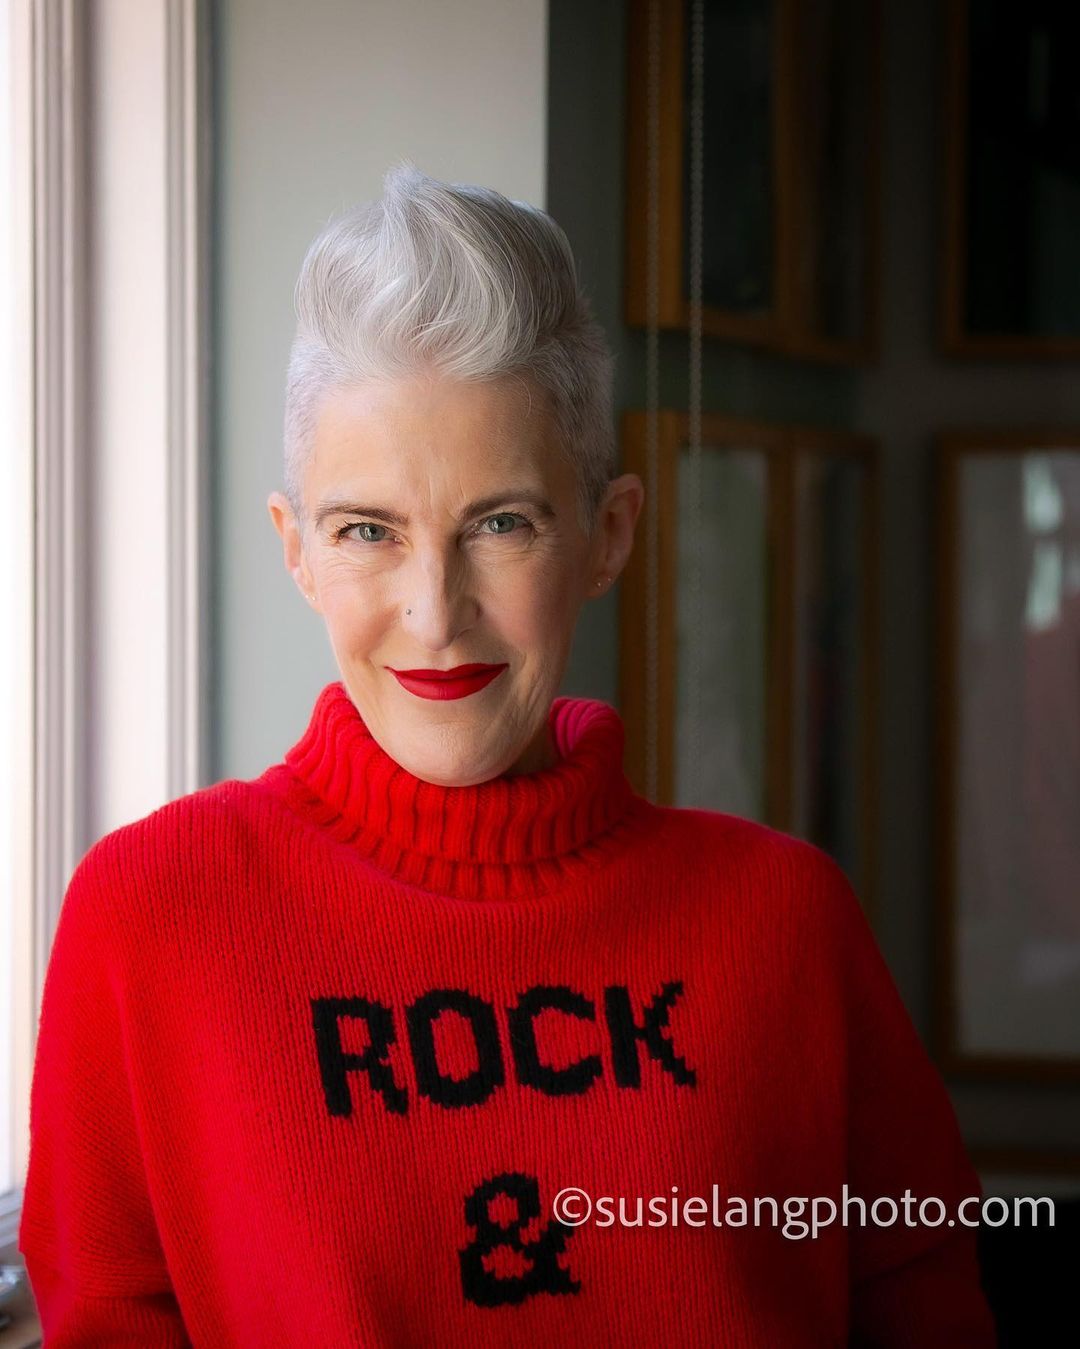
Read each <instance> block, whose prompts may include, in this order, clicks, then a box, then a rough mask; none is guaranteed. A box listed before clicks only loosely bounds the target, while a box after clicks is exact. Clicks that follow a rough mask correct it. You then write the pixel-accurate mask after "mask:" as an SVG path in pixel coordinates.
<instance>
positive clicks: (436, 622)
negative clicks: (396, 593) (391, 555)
mask: <svg viewBox="0 0 1080 1349" xmlns="http://www.w3.org/2000/svg"><path fill="white" fill-rule="evenodd" d="M473 591H474V586H473V582H472V577H471V574H470V570H469V568H468V566H467V565H466V563H465V562H464V561H463V560H462V559H460V558H445V557H442V556H437V557H426V558H424V559H422V560H421V562H420V563H419V565H417V566H415V567H409V568H406V569H405V570H404V572H403V573H402V589H401V594H400V597H399V603H400V606H401V615H402V617H401V621H402V624H403V625H404V626H405V628H406V629H407V630H408V631H409V632H410V633H411V634H412V635H413V636H414V637H415V638H416V639H417V640H418V641H419V642H420V643H421V644H422V645H424V646H425V647H427V648H428V649H429V650H432V651H438V650H441V649H442V648H444V647H447V646H450V645H451V644H452V643H453V642H454V641H455V639H456V638H457V637H458V635H459V634H460V633H461V632H463V631H464V630H465V629H466V628H468V627H470V626H471V625H472V623H473V622H474V621H475V618H476V613H477V603H476V599H475V596H474V593H473Z"/></svg>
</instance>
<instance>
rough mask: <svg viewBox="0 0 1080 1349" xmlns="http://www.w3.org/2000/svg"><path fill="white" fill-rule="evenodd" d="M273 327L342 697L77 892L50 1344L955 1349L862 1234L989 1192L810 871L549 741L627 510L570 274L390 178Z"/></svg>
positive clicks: (554, 242)
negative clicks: (869, 1214) (287, 333)
mask: <svg viewBox="0 0 1080 1349" xmlns="http://www.w3.org/2000/svg"><path fill="white" fill-rule="evenodd" d="M297 302H298V312H299V326H298V331H297V336H296V341H295V344H294V347H293V351H292V356H291V364H290V370H289V380H288V393H287V410H286V484H285V485H286V491H285V492H284V493H282V494H279V493H276V492H275V493H274V494H273V495H272V496H271V497H270V500H269V502H268V506H269V511H270V514H271V517H272V520H273V523H274V525H275V527H276V528H277V530H278V532H279V533H280V535H281V539H282V545H283V551H284V557H285V563H286V566H287V567H288V569H289V571H290V573H291V574H292V576H293V578H294V579H295V581H296V583H297V585H298V586H299V588H300V590H301V591H302V592H303V594H304V595H305V597H306V598H307V601H308V603H309V604H311V605H312V606H313V607H314V608H315V609H316V610H317V611H318V612H319V613H321V614H322V616H323V618H324V619H325V622H326V626H327V630H328V633H329V637H330V643H331V646H332V648H333V652H334V657H335V660H336V662H337V665H338V668H339V670H340V674H341V679H340V681H337V682H334V683H332V684H330V685H328V686H327V687H326V688H324V689H323V691H322V693H321V694H320V695H319V698H318V700H317V702H316V704H315V707H314V710H313V713H312V715H311V719H310V723H309V725H308V726H307V728H306V730H305V732H304V734H303V736H302V737H301V739H300V740H299V741H298V743H296V744H295V745H294V746H293V747H292V748H291V749H290V750H288V752H287V753H286V754H285V755H284V760H283V762H281V763H279V764H276V765H274V766H272V767H270V768H268V769H267V770H266V771H265V772H264V773H263V774H262V775H261V776H260V777H258V778H256V779H253V780H251V781H235V780H233V781H226V782H220V783H217V784H216V785H214V786H211V787H208V788H206V789H204V790H202V791H199V792H196V793H194V794H192V795H190V796H187V797H184V798H182V799H180V800H177V801H174V802H172V803H171V804H169V805H167V806H165V807H163V808H162V809H160V810H158V811H156V812H154V813H153V814H152V815H150V816H148V817H147V818H145V819H143V820H140V821H138V822H136V823H133V824H130V825H127V826H125V827H123V828H121V829H118V830H116V831H115V832H114V833H111V834H109V835H107V836H106V837H105V838H103V839H102V840H100V841H99V842H98V843H97V844H95V846H94V847H93V848H91V849H90V851H89V853H88V854H87V855H86V857H85V858H84V859H83V860H82V862H81V863H80V865H79V867H78V869H77V870H76V873H75V875H74V877H73V879H72V881H71V884H70V887H69V890H68V893H67V895H66V896H65V901H64V906H63V912H62V915H61V919H60V924H59V928H58V931H57V934H56V939H55V945H54V948H53V952H52V956H51V961H50V966H49V973H48V978H47V982H46V987H45V994H44V1001H43V1009H42V1017H41V1022H40V1034H39V1043H38V1052H37V1062H36V1067H35V1077H34V1084H33V1095H32V1130H33V1132H32V1150H31V1158H30V1168H29V1176H28V1180H27V1186H26V1197H25V1207H24V1211H23V1218H22V1227H21V1232H20V1237H21V1247H22V1250H23V1252H24V1254H25V1256H26V1261H27V1266H28V1270H29V1274H30V1277H31V1281H32V1284H33V1288H34V1291H35V1293H36V1295H37V1299H38V1302H39V1306H40V1310H41V1313H42V1317H43V1320H44V1324H45V1328H46V1345H55V1346H57V1349H61V1346H68V1345H72V1346H74V1345H111V1344H121V1343H123V1344H131V1345H136V1344H137V1345H143V1346H157V1345H161V1346H164V1345H174V1344H184V1343H194V1344H195V1345H200V1346H203V1345H205V1346H219V1345H220V1346H234V1345H238V1346H239V1345H243V1346H247V1345H251V1346H269V1345H296V1344H304V1345H308V1344H310V1345H319V1346H333V1347H334V1349H337V1347H338V1346H341V1347H345V1346H361V1345H363V1346H414V1345H436V1344H437V1345H468V1346H472V1347H473V1349H475V1346H477V1345H486V1344H492V1345H495V1344H502V1345H510V1344H513V1345H532V1344H536V1345H540V1344H545V1345H547V1344H561V1343H568V1342H571V1341H573V1342H579V1343H584V1344H590V1345H592V1344H613V1345H637V1344H640V1345H655V1344H661V1343H662V1344H667V1345H688V1346H689V1345H694V1346H698V1345H702V1344H722V1345H724V1346H727V1349H736V1347H737V1346H751V1345H754V1346H769V1349H785V1347H786V1346H791V1349H796V1347H797V1346H824V1345H842V1344H845V1343H849V1342H850V1343H860V1344H873V1345H878V1346H881V1345H911V1346H920V1349H927V1347H928V1346H945V1345H948V1346H950V1347H952V1346H956V1345H959V1344H964V1345H967V1346H982V1345H990V1344H992V1343H993V1331H992V1328H991V1322H990V1317H989V1312H988V1310H987V1306H986V1303H985V1302H984V1300H983V1297H982V1294H981V1291H980V1288H979V1278H978V1270H977V1266H976V1260H975V1246H974V1231H973V1229H971V1228H967V1227H964V1226H962V1225H960V1224H958V1223H955V1222H954V1225H953V1226H952V1227H950V1226H948V1225H945V1223H944V1221H943V1220H942V1219H941V1218H938V1219H937V1225H934V1224H933V1220H934V1218H935V1217H936V1213H935V1211H934V1210H931V1211H930V1218H931V1222H930V1223H920V1222H919V1221H917V1219H916V1220H914V1221H911V1220H908V1221H905V1216H904V1215H905V1212H908V1213H909V1214H910V1210H901V1211H900V1215H899V1219H898V1221H897V1222H896V1223H895V1224H893V1225H886V1226H881V1225H876V1224H875V1221H874V1220H872V1219H870V1218H868V1219H867V1220H866V1221H865V1223H860V1222H859V1221H858V1209H857V1208H856V1207H855V1205H856V1204H857V1202H859V1201H860V1200H861V1201H862V1202H864V1203H865V1204H866V1205H867V1206H869V1205H870V1204H871V1203H872V1202H873V1201H874V1200H875V1199H878V1198H879V1197H892V1198H893V1199H895V1200H897V1201H900V1200H902V1199H903V1196H904V1192H905V1191H906V1190H907V1191H910V1192H911V1193H912V1194H913V1195H914V1197H915V1202H916V1203H917V1202H918V1201H920V1200H922V1199H924V1198H926V1197H928V1196H933V1197H936V1198H938V1199H939V1200H940V1201H941V1202H942V1204H943V1205H944V1206H945V1210H946V1212H947V1213H948V1214H949V1215H950V1216H951V1215H952V1214H954V1213H955V1212H956V1211H957V1205H958V1204H959V1202H960V1201H961V1200H962V1199H964V1198H967V1197H969V1196H978V1194H979V1186H978V1179H977V1176H976V1174H975V1173H974V1171H973V1170H972V1167H971V1165H970V1163H969V1161H968V1159H967V1157H966V1155H965V1152H964V1148H963V1144H962V1142H961V1139H960V1136H959V1132H958V1129H957V1125H956V1120H955V1117H954V1115H953V1112H952V1108H951V1105H950V1103H949V1100H948V1097H947V1095H946V1093H945V1090H944V1087H943V1085H942V1082H941V1079H940V1078H939V1076H938V1075H937V1073H936V1071H935V1069H934V1068H933V1066H932V1065H931V1063H930V1061H929V1059H928V1058H927V1056H926V1054H925V1052H924V1050H923V1048H922V1046H921V1043H920V1041H919V1038H918V1036H917V1034H916V1032H915V1030H914V1028H913V1026H912V1024H911V1022H910V1020H909V1018H908V1016H907V1014H906V1012H905V1011H904V1008H903V1005H902V1003H901V1001H900V998H899V996H898V994H897V991H896V989H895V987H894V985H893V983H892V981H891V979H890V976H889V974H888V971H887V968H886V966H885V964H884V962H883V960H882V957H881V955H880V953H879V951H878V949H877V947H876V945H875V942H874V939H873V937H872V935H871V932H870V929H869V927H868V925H867V923H866V921H865V919H864V917H863V915H862V911H861V909H860V906H859V903H858V900H857V899H856V897H855V896H854V894H853V893H852V890H851V888H850V886H849V885H848V883H847V881H846V879H845V877H844V874H843V872H842V871H841V869H840V867H839V866H838V865H837V864H836V863H835V862H833V861H831V860H830V859H829V858H828V857H827V856H826V855H825V854H824V853H823V852H821V851H820V850H818V849H817V848H815V847H813V846H811V845H809V844H808V843H805V842H801V841H799V840H797V839H795V838H793V837H789V836H787V835H785V834H783V833H779V832H777V831H775V830H772V829H769V828H766V827H764V826H762V825H759V824H755V823H752V822H750V821H747V820H743V819H740V818H737V817H734V816H731V815H726V814H722V813H719V812H713V811H706V810H692V809H676V808H663V807H657V806H654V805H652V804H651V803H650V802H648V801H647V800H646V799H644V798H643V797H641V796H640V795H638V794H637V793H636V792H635V791H634V790H633V788H632V787H631V785H630V783H629V782H628V780H627V778H626V777H625V775H624V772H623V766H622V747H623V726H622V723H621V721H620V718H619V715H618V713H617V712H616V711H615V709H614V708H613V707H611V706H610V705H609V704H607V703H604V702H601V701H598V700H592V699H586V698H568V697H561V696H557V693H558V688H559V683H560V680H561V678H562V675H563V671H564V669H565V666H566V661H567V657H568V653H569V650H570V643H571V638H572V636H573V632H574V627H575V624H576V622H577V620H578V617H579V614H580V611H581V608H582V605H583V603H584V602H585V601H586V600H588V599H591V598H594V597H598V596H599V595H601V594H603V593H604V592H605V591H606V590H607V589H608V588H609V587H610V586H611V585H612V584H613V583H614V581H615V579H616V577H617V576H618V575H619V573H620V572H621V570H622V568H623V567H624V566H625V564H626V561H627V557H628V555H629V552H630V549H631V546H632V541H633V531H634V526H635V522H636V520H637V517H638V513H639V511H640V509H641V505H642V499H643V492H642V486H641V482H640V479H638V478H637V477H636V476H634V475H633V474H624V475H621V476H616V475H615V457H614V449H613V442H612V416H611V384H612V363H611V357H610V355H609V352H608V350H607V348H606V346H605V343H604V340H603V337H602V335H601V332H600V329H599V328H598V326H597V324H596V323H595V321H594V320H593V319H592V317H591V316H590V312H589V309H588V306H587V303H586V301H585V299H584V298H583V297H582V295H581V293H580V292H579V289H578V286H577V282H576V278H575V270H574V262H573V258H572V255H571V252H570V248H569V245H568V243H567V240H566V238H565V236H564V234H563V233H562V231H561V230H560V229H559V227H558V226H557V225H556V224H555V223H554V221H552V220H551V219H550V217H548V216H547V215H545V214H544V213H543V212H541V211H538V210H536V209H534V208H532V207H530V206H527V205H525V204H524V203H521V202H511V201H508V200H506V199H505V198H504V197H501V196H500V195H498V194H497V193H495V192H492V191H488V190H485V189H481V188H476V187H468V186H462V185H455V186H450V185H447V184H445V183H441V182H438V181H436V180H434V179H431V178H429V177H427V176H425V175H423V174H421V173H420V172H418V171H417V170H416V169H415V168H413V167H412V166H410V165H404V166H401V167H399V168H397V169H396V170H394V171H392V172H391V173H390V174H389V175H388V176H387V179H386V182H385V190H384V195H383V197H382V199H381V200H380V201H378V202H376V203H374V204H372V205H369V206H367V207H365V208H363V209H361V210H359V211H357V212H354V213H352V214H351V215H348V216H345V217H343V218H341V219H339V220H336V221H334V222H332V223H331V224H330V225H329V226H327V228H326V229H325V230H324V231H323V232H322V234H321V235H320V237H319V238H318V239H317V240H316V241H315V243H314V244H313V245H312V248H311V250H310V252H309V253H308V256H307V258H306V260H305V262H304V265H303V269H302V272H301V276H300V279H299V284H298V289H297ZM268 677H272V672H268ZM845 1186H846V1187H847V1191H846V1192H845V1190H844V1187H845ZM845 1193H847V1194H849V1195H850V1196H852V1197H853V1198H851V1199H850V1200H849V1207H848V1209H847V1210H846V1211H845V1210H843V1209H841V1210H840V1213H841V1216H840V1217H837V1219H836V1221H834V1222H833V1223H831V1224H829V1223H826V1222H825V1221H824V1219H825V1217H826V1216H827V1209H826V1206H827V1204H828V1203H829V1202H830V1201H832V1202H835V1203H836V1204H839V1203H840V1201H841V1200H842V1199H843V1198H844V1195H845ZM755 1201H756V1205H757V1207H756V1208H755ZM811 1202H813V1204H814V1205H815V1208H814V1209H813V1211H812V1210H811V1208H810V1207H809V1204H810V1203H811ZM887 1202H888V1199H887V1198H886V1203H887ZM590 1205H592V1206H593V1208H592V1212H591V1215H589V1214H588V1210H589V1206H590ZM771 1205H775V1206H776V1207H775V1209H774V1208H773V1207H771ZM812 1212H813V1216H814V1217H815V1219H817V1220H818V1222H819V1225H820V1230H817V1229H811V1228H809V1226H808V1220H809V1219H810V1217H811V1214H812ZM876 1212H877V1214H878V1216H879V1219H880V1214H881V1213H882V1210H881V1208H880V1207H879V1208H878V1209H877V1211H876ZM969 1212H970V1210H969ZM774 1213H775V1214H776V1215H777V1216H776V1217H774V1216H772V1215H773V1214H774ZM845 1213H846V1221H844V1216H843V1215H844V1214H845ZM755 1214H757V1215H758V1217H757V1219H756V1220H755ZM740 1215H741V1218H740ZM635 1219H636V1220H637V1221H636V1222H635Z"/></svg>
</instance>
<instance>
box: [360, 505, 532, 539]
mask: <svg viewBox="0 0 1080 1349" xmlns="http://www.w3.org/2000/svg"><path fill="white" fill-rule="evenodd" d="M511 520H512V521H515V522H518V523H519V524H520V525H521V526H522V527H523V528H525V529H532V528H533V521H532V520H531V519H530V518H529V517H528V516H527V515H523V514H522V513H521V512H520V511H500V512H499V513H498V515H489V516H488V517H487V519H486V520H483V521H482V522H481V525H480V527H479V528H478V530H477V532H478V533H480V534H489V535H495V536H496V537H501V536H502V535H505V534H520V533H521V528H518V524H515V525H514V526H512V527H511V528H509V529H503V528H496V529H490V528H488V526H489V525H490V524H491V523H492V521H511ZM354 529H360V530H368V531H370V530H373V529H381V530H382V531H383V533H384V534H385V533H386V526H385V525H380V524H376V523H375V521H374V520H353V521H351V522H350V523H349V524H347V525H342V526H341V528H340V529H337V530H335V531H334V538H335V539H336V540H337V541H338V542H339V543H340V542H341V540H343V539H346V538H348V536H349V535H351V534H352V532H353V530H354ZM352 541H353V542H355V543H383V542H384V541H385V540H384V538H382V537H379V538H372V537H371V535H370V533H369V534H367V535H360V536H358V537H355V538H354V539H353V540H352Z"/></svg>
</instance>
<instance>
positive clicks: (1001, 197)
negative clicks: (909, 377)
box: [942, 0, 1080, 359]
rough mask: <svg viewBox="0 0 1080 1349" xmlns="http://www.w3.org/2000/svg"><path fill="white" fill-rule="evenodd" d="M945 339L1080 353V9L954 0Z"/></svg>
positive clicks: (980, 351)
mask: <svg viewBox="0 0 1080 1349" xmlns="http://www.w3.org/2000/svg"><path fill="white" fill-rule="evenodd" d="M947 13H948V30H947V41H946V48H947V52H946V61H945V91H944V95H945V98H944V102H945V117H946V134H945V140H944V144H945V156H946V162H945V221H944V234H945V240H944V266H943V282H944V284H943V286H942V306H943V312H942V344H943V347H944V349H945V351H946V352H947V353H950V354H952V355H957V356H973V357H987V356H989V357H995V356H1001V357H1015V358H1018V359H1030V358H1040V357H1045V358H1055V357H1066V358H1075V357H1076V356H1077V355H1080V274H1078V272H1077V268H1076V266H1075V262H1074V246H1075V240H1076V237H1077V233H1078V231H1080V156H1078V154H1077V150H1076V147H1077V145H1078V144H1080V103H1078V101H1077V99H1076V92H1075V86H1076V77H1075V72H1074V68H1073V67H1074V62H1073V53H1074V52H1075V51H1076V47H1077V43H1078V42H1080V7H1078V6H1076V5H1074V4H1069V3H1066V2H1065V0H1036V3H1033V4H1030V5H1017V4H1006V3H1004V0H949V3H948V9H947Z"/></svg>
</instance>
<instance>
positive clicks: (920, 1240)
mask: <svg viewBox="0 0 1080 1349" xmlns="http://www.w3.org/2000/svg"><path fill="white" fill-rule="evenodd" d="M828 869H829V874H830V877H831V885H830V889H831V891H832V900H833V905H834V908H833V916H834V917H835V918H836V919H837V920H838V922H839V934H840V935H839V941H840V946H841V959H842V961H843V969H844V974H843V979H844V988H845V996H846V1016H847V1026H848V1031H847V1043H848V1182H847V1183H848V1193H849V1195H851V1196H856V1195H857V1196H859V1197H861V1198H862V1199H863V1200H865V1204H866V1215H867V1216H866V1219H865V1221H864V1220H862V1218H861V1216H860V1212H859V1210H858V1209H855V1210H853V1211H852V1212H851V1215H850V1217H849V1219H848V1236H849V1243H850V1244H849V1252H850V1276H851V1308H850V1310H851V1338H850V1341H849V1343H850V1345H851V1346H852V1349H902V1347H903V1349H909V1346H912V1345H918V1346H919V1349H953V1347H954V1346H956V1345H960V1344H962V1345H964V1346H965V1349H995V1346H996V1345H997V1333H996V1329H995V1326H994V1320H993V1316H992V1313H991V1311H990V1307H989V1304H988V1303H987V1301H986V1298H985V1295H984V1293H983V1290H982V1286H981V1281H980V1270H979V1264H978V1258H977V1253H976V1232H977V1229H976V1228H975V1227H967V1226H964V1225H963V1223H962V1222H961V1221H960V1218H959V1216H958V1205H959V1204H960V1203H961V1201H962V1200H964V1199H966V1198H969V1197H971V1196H978V1197H980V1198H981V1195H982V1187H981V1182H980V1180H979V1176H978V1172H977V1171H976V1170H975V1168H974V1167H973V1166H972V1164H971V1161H970V1159H969V1157H968V1155H967V1152H966V1150H965V1147H964V1143H963V1139H962V1136H961V1134H960V1128H959V1124H958V1122H957V1119H956V1114H955V1111H954V1110H953V1106H952V1102H951V1100H950V1099H949V1095H948V1092H947V1090H946V1088H945V1083H944V1081H943V1080H942V1078H941V1075H940V1073H939V1072H938V1070H937V1068H936V1067H935V1066H934V1064H933V1062H932V1060H931V1059H930V1057H929V1055H928V1053H927V1051H926V1049H925V1048H924V1046H923V1043H922V1040H921V1039H920V1037H919V1034H918V1032H917V1030H916V1028H915V1026H914V1024H913V1022H912V1020H911V1018H910V1016H909V1015H908V1012H907V1009H906V1008H905V1006H904V1003H903V1001H902V999H901V997H900V993H899V990H898V989H897V987H896V984H895V983H894V981H893V978H892V975H891V973H890V971H889V968H888V966H887V964H886V962H885V959H884V957H883V955H882V953H881V951H880V949H879V947H878V944H877V941H876V939H875V937H874V934H873V930H872V929H871V927H870V924H869V923H868V921H867V919H866V915H865V913H864V912H863V908H862V905H861V904H860V903H859V900H858V898H857V896H856V894H855V892H854V890H853V889H852V887H851V884H850V882H849V881H848V879H847V877H846V875H845V874H844V871H843V869H842V868H841V867H840V866H839V865H838V864H837V863H836V862H835V861H833V860H832V859H831V858H830V859H828ZM906 1191H910V1194H911V1202H910V1204H909V1205H908V1213H909V1215H910V1216H909V1217H907V1218H905V1207H904V1198H905V1192H906ZM882 1197H886V1198H891V1199H893V1200H895V1201H896V1203H897V1206H898V1217H897V1220H896V1221H895V1222H893V1223H890V1224H889V1225H887V1226H879V1225H877V1224H876V1223H875V1222H874V1218H873V1216H872V1213H871V1204H872V1203H873V1201H874V1200H875V1199H877V1198H882ZM926 1199H936V1200H940V1201H941V1202H942V1204H943V1205H944V1213H943V1214H941V1213H940V1209H939V1206H937V1205H935V1204H929V1205H927V1206H926V1208H925V1210H924V1213H925V1216H926V1218H927V1220H928V1221H925V1222H924V1221H921V1220H920V1210H919V1205H920V1203H921V1201H923V1200H926ZM963 1212H964V1214H965V1216H967V1217H968V1219H969V1220H971V1221H974V1220H976V1219H977V1218H978V1214H979V1204H978V1202H973V1203H971V1204H968V1205H967V1206H966V1207H965V1208H964V1210H963ZM878 1213H879V1215H880V1217H881V1219H883V1220H884V1221H886V1222H888V1220H889V1218H890V1217H891V1213H892V1210H891V1208H890V1207H889V1206H887V1205H882V1206H880V1207H879V1210H878ZM950 1219H952V1220H953V1225H952V1226H950V1225H949V1222H950Z"/></svg>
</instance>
